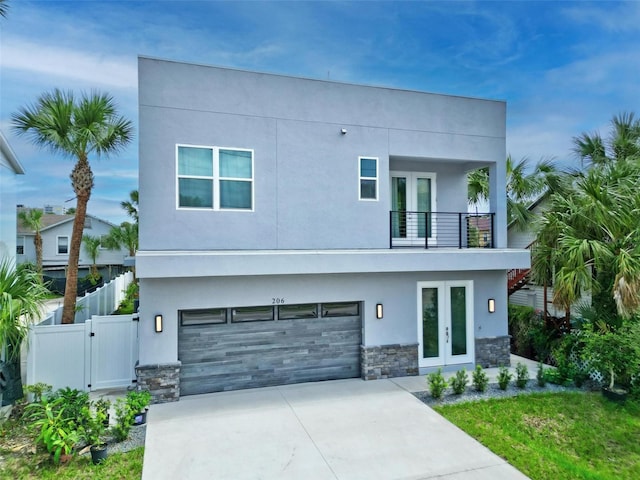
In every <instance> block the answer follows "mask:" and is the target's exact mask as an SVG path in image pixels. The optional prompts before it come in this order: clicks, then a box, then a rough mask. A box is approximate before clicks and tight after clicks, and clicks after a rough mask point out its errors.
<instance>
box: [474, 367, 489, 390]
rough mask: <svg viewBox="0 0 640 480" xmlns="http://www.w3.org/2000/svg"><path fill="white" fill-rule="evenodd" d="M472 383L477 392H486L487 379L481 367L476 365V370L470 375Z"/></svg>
mask: <svg viewBox="0 0 640 480" xmlns="http://www.w3.org/2000/svg"><path fill="white" fill-rule="evenodd" d="M472 383H473V388H475V389H476V391H477V392H484V391H486V390H487V385H489V377H488V376H487V374H486V373H485V371H484V370H483V369H482V366H480V365H476V369H475V370H474V371H473V374H472Z"/></svg>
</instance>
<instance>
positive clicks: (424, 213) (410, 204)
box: [390, 172, 436, 245]
mask: <svg viewBox="0 0 640 480" xmlns="http://www.w3.org/2000/svg"><path fill="white" fill-rule="evenodd" d="M435 180H436V175H435V173H423V172H391V182H390V183H391V210H392V211H393V212H394V213H393V214H392V218H391V229H392V236H393V239H394V243H395V244H396V245H424V244H425V239H426V238H428V240H429V244H434V243H435V236H436V235H435V233H436V222H435V216H434V214H433V212H435V211H436V206H435V203H436V185H435V184H436V182H435Z"/></svg>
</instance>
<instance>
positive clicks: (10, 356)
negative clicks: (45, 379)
mask: <svg viewBox="0 0 640 480" xmlns="http://www.w3.org/2000/svg"><path fill="white" fill-rule="evenodd" d="M47 293H48V290H47V289H46V288H45V287H44V286H43V285H42V282H41V280H40V276H39V275H38V274H37V273H36V272H33V271H29V270H28V269H19V270H16V269H15V266H14V265H13V263H10V262H9V261H7V260H3V261H2V262H0V349H4V351H5V354H6V359H7V363H8V365H9V371H10V372H13V373H12V375H13V376H14V377H15V378H13V381H14V385H18V387H17V390H20V391H18V392H14V394H15V398H11V399H10V400H15V399H17V398H21V396H22V395H21V393H22V392H21V390H22V384H21V382H20V346H21V345H22V342H23V341H24V340H25V338H27V334H28V332H29V324H30V323H32V322H34V321H35V320H37V319H38V318H40V312H41V308H42V305H43V303H44V300H45V298H46V295H47ZM6 401H7V398H6V397H5V398H4V399H3V403H6Z"/></svg>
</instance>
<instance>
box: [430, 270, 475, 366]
mask: <svg viewBox="0 0 640 480" xmlns="http://www.w3.org/2000/svg"><path fill="white" fill-rule="evenodd" d="M418 343H419V355H418V360H419V365H420V366H421V367H435V366H443V365H455V364H460V363H472V362H473V361H474V349H475V346H474V332H473V281H471V280H465V281H448V282H418Z"/></svg>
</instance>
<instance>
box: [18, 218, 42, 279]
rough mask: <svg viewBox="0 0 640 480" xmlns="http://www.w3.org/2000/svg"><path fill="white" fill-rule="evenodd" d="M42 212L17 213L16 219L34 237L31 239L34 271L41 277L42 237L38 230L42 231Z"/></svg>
mask: <svg viewBox="0 0 640 480" xmlns="http://www.w3.org/2000/svg"><path fill="white" fill-rule="evenodd" d="M43 213H44V212H43V211H42V210H39V209H36V208H30V209H29V210H23V211H21V212H19V213H18V218H19V219H20V221H21V222H22V225H23V226H24V227H26V228H28V229H30V230H33V231H34V233H35V235H34V237H33V245H34V246H35V248H36V269H37V271H38V273H39V274H40V275H42V235H41V234H40V230H41V229H42V215H43Z"/></svg>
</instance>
